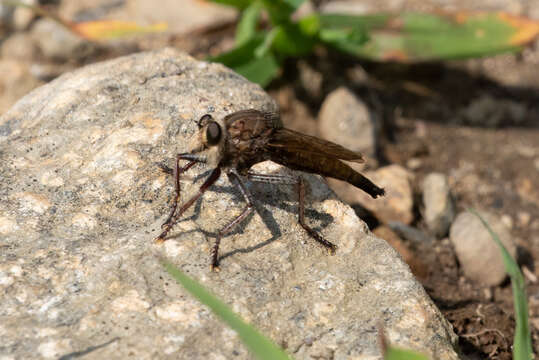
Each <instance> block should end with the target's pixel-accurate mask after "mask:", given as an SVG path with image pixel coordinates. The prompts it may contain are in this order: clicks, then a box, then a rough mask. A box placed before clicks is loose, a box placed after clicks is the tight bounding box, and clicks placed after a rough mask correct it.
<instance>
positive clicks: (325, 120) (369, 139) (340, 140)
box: [318, 87, 376, 163]
mask: <svg viewBox="0 0 539 360" xmlns="http://www.w3.org/2000/svg"><path fill="white" fill-rule="evenodd" d="M318 118H319V122H318V123H319V132H320V135H321V136H322V137H323V138H324V139H327V140H329V141H332V142H334V143H337V144H339V145H342V146H344V147H345V148H348V149H350V150H353V151H359V152H361V153H362V154H364V155H366V156H367V157H370V158H372V157H374V154H375V150H376V121H375V120H374V119H373V115H372V114H371V113H370V111H369V109H368V107H367V106H366V105H365V103H364V102H363V101H361V99H359V98H358V97H357V96H356V95H355V94H354V93H352V92H351V91H350V90H348V89H347V88H344V87H341V88H338V89H337V90H335V91H333V92H332V93H330V94H329V95H328V96H327V97H326V99H325V100H324V103H323V104H322V108H321V109H320V113H319V114H318ZM371 163H372V161H371Z"/></svg>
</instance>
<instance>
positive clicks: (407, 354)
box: [384, 346, 429, 360]
mask: <svg viewBox="0 0 539 360" xmlns="http://www.w3.org/2000/svg"><path fill="white" fill-rule="evenodd" d="M428 359H429V358H428V357H427V356H425V355H423V354H420V353H418V352H415V351H412V350H405V349H400V348H396V347H392V346H389V347H388V348H387V349H386V353H385V356H384V360H428Z"/></svg>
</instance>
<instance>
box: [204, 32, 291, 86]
mask: <svg viewBox="0 0 539 360" xmlns="http://www.w3.org/2000/svg"><path fill="white" fill-rule="evenodd" d="M263 41H264V37H263V36H262V34H256V35H255V36H254V37H253V38H252V39H251V40H249V41H247V42H246V43H245V44H243V45H241V46H238V47H236V48H234V49H232V50H230V51H229V52H226V53H223V54H220V55H218V56H215V57H213V58H209V59H208V60H209V61H213V62H219V63H221V64H223V65H225V66H228V67H229V68H231V69H232V70H234V71H236V72H237V73H238V74H240V75H243V76H244V77H246V78H247V79H248V80H249V81H252V82H255V83H257V84H259V85H260V86H266V85H268V84H269V83H270V82H271V80H273V79H274V78H276V77H277V75H278V74H279V71H280V68H281V64H280V62H279V61H277V58H276V57H275V55H274V54H273V53H271V52H269V51H268V52H267V53H265V54H262V56H260V57H257V56H256V54H255V52H256V50H257V49H259V48H260V46H261V45H262V44H263Z"/></svg>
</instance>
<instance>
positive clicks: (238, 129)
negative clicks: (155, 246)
mask: <svg viewBox="0 0 539 360" xmlns="http://www.w3.org/2000/svg"><path fill="white" fill-rule="evenodd" d="M198 129H199V130H198V132H196V133H195V134H194V135H193V137H192V139H191V141H190V143H189V151H188V152H186V153H182V154H178V155H177V156H176V166H175V168H174V170H173V174H174V178H175V188H176V196H175V198H174V201H173V203H172V208H171V211H170V215H169V217H168V219H167V220H166V221H165V222H164V223H163V225H162V229H163V231H162V232H161V234H160V235H159V236H158V237H157V238H156V239H155V240H156V242H163V241H165V237H166V236H167V234H168V233H169V231H170V230H171V229H172V227H173V226H174V224H176V222H177V221H178V220H179V219H180V217H181V216H182V215H183V213H184V212H185V211H186V210H187V209H188V208H189V207H190V206H191V205H193V204H194V203H195V202H196V201H197V199H198V198H199V197H200V196H201V195H202V194H203V193H204V192H205V191H206V190H208V188H209V187H210V186H212V185H213V184H214V183H215V182H216V181H217V179H219V177H220V176H221V172H222V171H224V172H226V174H227V176H228V178H229V180H230V182H232V183H235V184H236V185H237V187H238V188H239V191H240V192H241V194H242V196H243V198H244V199H245V201H246V203H247V206H246V207H245V209H244V210H243V211H242V213H241V214H240V215H239V216H237V217H236V218H235V219H233V220H232V221H230V222H229V223H228V224H227V225H226V226H225V227H224V228H223V229H221V230H220V231H219V232H218V233H217V239H216V240H215V243H214V244H213V247H212V249H211V268H212V270H214V271H218V270H219V267H218V266H219V256H218V251H219V243H220V242H221V238H222V237H223V236H224V235H226V234H227V233H228V232H230V231H231V230H232V229H233V228H234V227H235V226H236V225H238V224H239V223H240V222H241V221H242V220H243V219H245V218H246V217H247V216H248V215H249V214H250V213H251V212H252V211H253V210H254V207H253V197H252V195H251V194H250V193H249V191H248V189H247V187H246V186H245V184H244V180H243V179H244V178H247V179H248V180H251V181H256V182H265V183H273V184H289V185H295V186H297V189H298V198H299V209H298V220H299V224H300V225H301V226H302V227H303V228H304V229H305V230H306V231H307V233H308V234H309V235H310V236H311V237H312V238H314V239H315V240H316V241H317V242H319V243H320V244H321V245H323V246H324V247H325V248H327V249H328V250H329V251H330V252H331V253H334V252H335V249H336V246H335V245H334V244H332V243H331V242H329V241H327V240H326V239H324V238H323V237H322V236H320V235H319V234H318V233H316V232H315V231H314V230H313V229H311V228H310V227H309V226H308V225H307V224H306V223H305V215H304V210H305V185H304V183H303V179H302V178H301V176H290V175H276V174H258V173H254V172H252V171H250V168H251V167H252V166H253V165H254V164H257V163H259V162H262V161H266V160H271V161H274V162H276V163H278V164H281V165H284V166H286V167H288V168H290V169H293V170H300V171H305V172H309V173H316V174H320V175H323V176H328V177H332V178H335V179H339V180H344V181H346V182H348V183H350V184H352V185H354V186H355V187H357V188H359V189H361V190H363V191H365V192H366V193H368V194H369V195H370V196H372V197H373V198H376V197H378V196H381V195H384V189H382V188H380V187H378V186H376V185H375V184H373V183H372V182H371V181H370V180H369V179H367V178H366V177H364V176H363V175H361V174H360V173H358V172H356V171H355V170H353V169H352V168H351V167H350V166H348V165H346V164H345V163H344V162H342V161H341V160H345V161H353V162H363V161H364V160H363V157H362V155H361V154H360V153H357V152H354V151H351V150H348V149H346V148H344V147H342V146H340V145H337V144H334V143H332V142H329V141H325V140H322V139H319V138H316V137H313V136H308V135H305V134H302V133H299V132H296V131H293V130H289V129H286V128H284V127H283V126H282V125H281V123H280V119H279V116H278V115H276V114H273V113H263V112H260V111H258V110H252V109H251V110H242V111H238V112H235V113H232V114H229V115H227V116H225V117H224V118H223V119H214V118H213V117H212V116H211V115H209V114H206V115H204V116H202V117H201V118H200V120H199V121H198ZM181 160H186V161H188V163H187V164H186V165H184V166H182V167H180V161H181ZM196 163H203V164H205V165H206V166H207V167H209V168H211V169H213V170H212V172H211V174H210V175H209V176H208V178H207V179H206V180H205V181H204V183H203V184H202V185H201V186H200V189H199V190H198V193H197V194H196V195H194V196H193V197H192V198H190V199H189V200H188V201H187V202H185V203H184V204H183V205H182V206H181V207H179V208H178V202H179V199H180V175H181V174H182V173H183V172H185V171H187V170H188V169H190V168H191V167H192V166H193V165H195V164H196Z"/></svg>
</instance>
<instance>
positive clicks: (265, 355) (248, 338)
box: [162, 260, 291, 360]
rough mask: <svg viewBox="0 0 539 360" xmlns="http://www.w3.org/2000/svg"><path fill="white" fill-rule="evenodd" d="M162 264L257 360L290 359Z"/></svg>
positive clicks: (172, 268) (227, 309)
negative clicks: (222, 322)
mask: <svg viewBox="0 0 539 360" xmlns="http://www.w3.org/2000/svg"><path fill="white" fill-rule="evenodd" d="M162 264H163V266H164V267H165V270H166V271H167V272H168V273H169V274H170V275H171V276H172V277H173V278H174V279H175V280H176V281H177V282H178V283H179V284H181V285H182V286H183V287H184V288H185V289H186V290H187V291H189V293H191V295H193V296H194V297H195V298H196V299H197V300H198V301H200V302H201V303H203V304H204V305H206V306H207V307H209V308H210V309H211V310H212V311H213V313H214V314H215V315H217V316H218V317H219V318H221V320H222V321H224V322H225V323H226V324H227V325H228V326H230V327H231V328H232V329H233V330H234V331H236V333H237V334H238V336H239V337H240V338H241V340H242V341H243V342H244V343H245V345H246V346H247V347H248V348H249V350H250V351H251V352H252V353H253V354H254V355H255V356H256V357H257V358H258V359H262V360H281V359H282V360H288V359H291V358H290V357H289V356H288V355H287V354H286V353H285V352H284V351H283V350H282V349H281V348H279V347H278V346H277V345H275V344H274V343H273V342H271V341H270V340H269V339H268V338H266V337H265V336H263V335H262V334H260V333H259V332H258V330H256V329H255V328H254V327H253V326H251V325H249V324H247V323H245V322H244V321H243V320H242V319H241V318H240V317H239V316H237V315H236V314H235V313H234V312H233V311H232V310H230V308H229V307H228V306H227V305H226V304H225V303H223V302H222V301H220V300H219V299H217V298H216V297H215V296H213V295H212V294H210V292H209V291H208V290H206V289H205V288H204V287H203V286H202V285H200V284H199V283H197V282H196V281H194V280H193V279H191V278H190V277H188V276H187V275H185V274H184V273H183V272H181V271H180V270H178V269H177V268H176V267H175V266H174V265H172V264H171V263H170V262H168V261H166V260H163V261H162Z"/></svg>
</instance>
